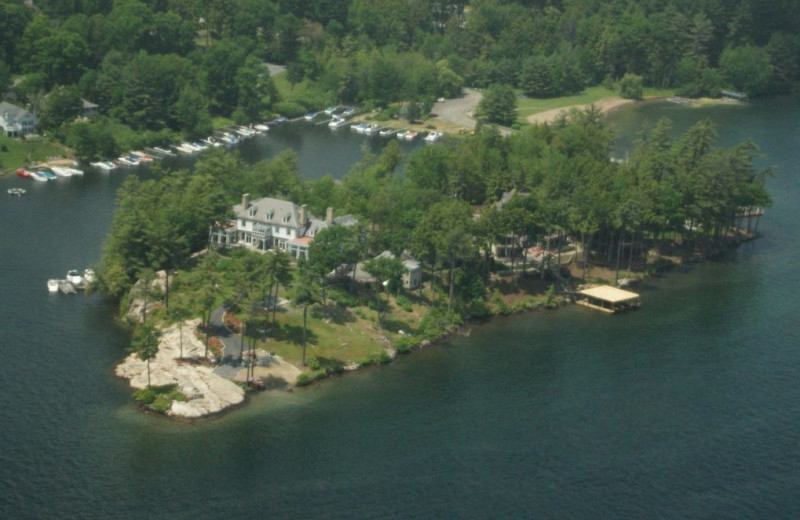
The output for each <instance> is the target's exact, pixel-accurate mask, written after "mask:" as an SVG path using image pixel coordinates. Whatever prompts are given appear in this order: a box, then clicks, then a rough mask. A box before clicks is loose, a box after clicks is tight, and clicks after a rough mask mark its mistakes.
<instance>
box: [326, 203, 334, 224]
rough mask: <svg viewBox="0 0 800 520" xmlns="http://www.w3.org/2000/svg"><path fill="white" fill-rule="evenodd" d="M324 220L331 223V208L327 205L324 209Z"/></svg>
mask: <svg viewBox="0 0 800 520" xmlns="http://www.w3.org/2000/svg"><path fill="white" fill-rule="evenodd" d="M325 222H327V223H328V224H332V223H333V208H332V207H330V206H328V209H327V210H326V211H325Z"/></svg>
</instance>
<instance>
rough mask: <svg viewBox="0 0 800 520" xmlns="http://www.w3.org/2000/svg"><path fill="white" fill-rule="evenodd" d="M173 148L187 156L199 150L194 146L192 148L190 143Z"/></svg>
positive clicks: (175, 145) (176, 145)
mask: <svg viewBox="0 0 800 520" xmlns="http://www.w3.org/2000/svg"><path fill="white" fill-rule="evenodd" d="M172 146H174V147H175V149H176V150H178V151H179V152H180V153H182V154H185V155H189V154H192V153H195V152H197V150H196V149H195V148H194V147H193V146H190V145H189V143H181V144H174V145H172Z"/></svg>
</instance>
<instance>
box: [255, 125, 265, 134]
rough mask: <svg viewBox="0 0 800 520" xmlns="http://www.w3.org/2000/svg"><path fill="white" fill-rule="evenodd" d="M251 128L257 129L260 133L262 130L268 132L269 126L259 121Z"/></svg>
mask: <svg viewBox="0 0 800 520" xmlns="http://www.w3.org/2000/svg"><path fill="white" fill-rule="evenodd" d="M253 128H254V129H255V130H258V131H259V132H260V133H262V134H263V133H264V132H269V126H267V125H262V124H261V123H259V124H257V125H254V126H253Z"/></svg>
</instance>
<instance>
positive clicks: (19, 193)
mask: <svg viewBox="0 0 800 520" xmlns="http://www.w3.org/2000/svg"><path fill="white" fill-rule="evenodd" d="M7 191H8V194H9V195H16V196H17V197H21V196H23V195H25V194H26V193H28V191H27V190H26V189H25V188H8V190H7Z"/></svg>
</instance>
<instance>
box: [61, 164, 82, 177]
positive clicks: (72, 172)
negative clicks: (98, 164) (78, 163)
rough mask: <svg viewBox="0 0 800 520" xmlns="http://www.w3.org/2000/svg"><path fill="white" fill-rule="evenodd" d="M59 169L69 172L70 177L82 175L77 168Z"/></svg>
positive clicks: (66, 167)
mask: <svg viewBox="0 0 800 520" xmlns="http://www.w3.org/2000/svg"><path fill="white" fill-rule="evenodd" d="M61 168H62V169H64V170H67V171H69V172H70V173H71V174H72V175H83V170H79V169H77V168H72V167H69V166H62V167H61Z"/></svg>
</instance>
